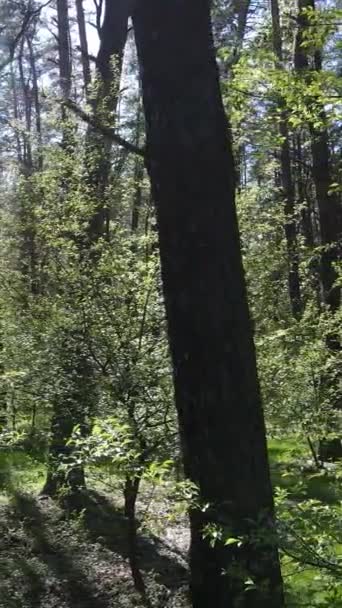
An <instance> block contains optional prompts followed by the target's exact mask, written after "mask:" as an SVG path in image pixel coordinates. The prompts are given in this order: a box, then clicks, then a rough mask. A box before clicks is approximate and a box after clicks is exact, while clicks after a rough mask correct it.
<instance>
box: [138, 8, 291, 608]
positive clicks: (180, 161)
mask: <svg viewBox="0 0 342 608" xmlns="http://www.w3.org/2000/svg"><path fill="white" fill-rule="evenodd" d="M209 4H210V2H209V0H208V1H205V0H168V1H167V2H163V3H161V2H160V0H150V1H149V2H146V1H145V0H143V1H140V2H138V4H137V7H136V10H135V12H134V18H133V19H134V29H135V36H136V43H137V48H138V56H139V62H140V68H141V78H142V86H143V97H144V108H145V117H146V128H147V151H148V170H149V174H150V178H151V182H152V190H153V198H154V201H155V204H156V210H157V219H158V230H159V241H160V254H161V264H162V277H163V288H164V296H165V304H166V311H167V319H168V332H169V342H170V349H171V354H172V360H173V370H174V386H175V398H176V406H177V411H178V416H179V426H180V433H181V439H182V448H183V459H184V467H185V474H186V476H187V477H188V478H190V479H191V480H192V481H193V482H195V483H196V484H197V485H198V487H199V492H200V497H201V499H202V501H203V502H205V503H209V507H208V510H207V511H202V510H200V509H196V508H195V507H194V508H192V509H191V510H190V524H191V550H190V564H191V593H192V602H193V606H194V608H208V606H215V608H233V606H234V605H239V606H241V607H242V608H247V607H253V608H257V607H259V606H260V607H261V606H262V607H263V608H271V607H272V608H275V607H280V606H282V605H283V594H282V583H281V575H280V568H279V560H278V555H277V550H276V546H275V542H274V519H273V502H272V489H271V483H270V477H269V469H268V461H267V450H266V440H265V428H264V420H263V412H262V406H261V401H260V392H259V386H258V379H257V373H256V361H255V352H254V345H253V336H252V328H251V322H250V318H249V311H248V305H247V296H246V286H245V280H244V273H243V267H242V260H241V249H240V242H239V234H238V225H237V218H236V211H235V204H234V177H233V175H234V163H233V156H232V149H231V143H230V142H229V138H228V129H227V121H226V117H225V114H224V110H223V105H222V100H221V93H220V87H219V80H218V71H217V66H216V61H215V51H214V47H213V41H212V33H211V23H210V9H209ZM189 32H191V35H189ZM252 522H254V523H252ZM207 524H210V525H217V526H223V527H224V530H225V532H226V534H227V536H232V537H236V536H240V535H242V536H243V537H244V542H243V544H242V546H241V547H239V548H238V547H237V546H236V545H233V544H232V545H229V546H224V545H223V544H220V543H217V544H215V546H214V547H212V546H210V544H209V542H208V540H207V539H205V538H203V529H204V527H205V526H206V525H207ZM261 528H262V529H264V528H266V529H267V530H268V532H269V533H270V537H269V538H267V540H266V541H265V542H262V541H261V542H260V544H259V543H257V544H255V543H253V542H252V540H251V536H252V535H253V534H254V532H256V531H260V529H261ZM271 536H272V538H271ZM238 568H241V569H242V571H243V574H242V575H239V574H237V569H238ZM240 574H241V572H240ZM248 577H250V578H252V580H253V581H255V583H256V587H255V588H254V589H253V590H252V591H248V592H246V591H245V585H244V583H245V579H246V578H248ZM238 602H239V604H238Z"/></svg>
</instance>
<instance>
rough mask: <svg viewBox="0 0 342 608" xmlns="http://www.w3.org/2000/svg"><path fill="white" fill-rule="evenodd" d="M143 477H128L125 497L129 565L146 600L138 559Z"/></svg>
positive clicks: (139, 590)
mask: <svg viewBox="0 0 342 608" xmlns="http://www.w3.org/2000/svg"><path fill="white" fill-rule="evenodd" d="M140 481H141V478H140V477H134V478H133V479H131V478H130V477H127V479H126V482H125V488H124V498H125V505H124V510H125V516H126V517H127V533H128V551H129V556H128V559H129V565H130V568H131V573H132V578H133V582H134V587H135V588H136V590H137V591H138V592H139V593H140V594H141V595H142V597H143V598H144V599H145V600H146V599H147V598H146V587H145V582H144V579H143V577H142V574H141V571H140V568H139V560H138V538H137V522H136V513H135V508H136V502H137V497H138V492H139V485H140Z"/></svg>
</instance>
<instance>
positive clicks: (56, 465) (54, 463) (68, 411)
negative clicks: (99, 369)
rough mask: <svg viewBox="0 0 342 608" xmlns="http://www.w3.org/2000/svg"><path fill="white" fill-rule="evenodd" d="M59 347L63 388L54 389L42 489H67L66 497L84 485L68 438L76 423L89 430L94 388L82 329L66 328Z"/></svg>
mask: <svg viewBox="0 0 342 608" xmlns="http://www.w3.org/2000/svg"><path fill="white" fill-rule="evenodd" d="M60 351H61V352H60V361H61V370H60V387H63V389H59V390H58V391H56V396H55V403H54V411H53V416H52V421H51V437H52V439H51V445H50V449H49V457H48V474H47V479H46V483H45V486H44V488H43V490H42V493H43V494H48V495H49V496H53V497H54V496H57V495H58V493H59V492H60V491H61V490H63V491H65V490H66V491H67V495H68V497H71V498H75V497H76V498H77V496H79V494H80V493H81V492H82V490H83V489H84V488H85V476H84V469H83V465H82V464H81V463H76V462H75V455H74V449H73V446H72V445H69V444H68V442H69V440H70V438H71V436H72V432H73V429H74V427H75V426H76V425H78V427H79V429H80V433H81V435H82V436H85V435H87V433H88V432H89V424H90V418H91V416H92V413H93V409H94V402H96V401H97V389H96V382H95V379H94V374H93V369H92V365H91V362H90V361H89V357H88V355H87V348H86V344H85V343H84V336H83V332H82V331H81V330H77V329H74V330H72V331H71V330H70V329H67V330H65V331H64V337H63V341H62V342H61V346H60Z"/></svg>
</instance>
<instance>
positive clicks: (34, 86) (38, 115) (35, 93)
mask: <svg viewBox="0 0 342 608" xmlns="http://www.w3.org/2000/svg"><path fill="white" fill-rule="evenodd" d="M26 41H27V46H28V49H29V62H30V68H31V74H32V93H33V101H34V112H35V122H36V135H37V148H38V149H37V159H38V162H37V165H38V169H39V170H41V169H42V168H43V151H42V126H41V111H40V100H39V87H38V76H37V69H36V58H35V56H34V51H33V44H32V39H31V38H30V36H26Z"/></svg>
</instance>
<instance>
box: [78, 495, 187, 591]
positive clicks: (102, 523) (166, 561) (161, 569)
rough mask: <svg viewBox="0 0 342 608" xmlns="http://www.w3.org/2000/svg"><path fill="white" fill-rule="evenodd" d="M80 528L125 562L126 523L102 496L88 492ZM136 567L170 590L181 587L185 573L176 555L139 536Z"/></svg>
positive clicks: (155, 540) (152, 538)
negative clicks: (82, 527)
mask: <svg viewBox="0 0 342 608" xmlns="http://www.w3.org/2000/svg"><path fill="white" fill-rule="evenodd" d="M83 507H84V509H85V511H84V525H85V526H86V528H87V530H88V533H89V535H90V537H91V539H92V540H93V541H96V542H100V543H101V544H102V545H103V546H105V547H107V548H108V549H110V550H111V551H113V552H115V553H119V554H120V555H121V557H123V558H125V559H127V558H128V546H127V520H126V517H125V516H124V515H123V513H122V512H121V511H120V510H118V509H116V508H115V506H114V505H113V503H112V502H111V501H110V500H108V499H107V498H106V496H104V495H102V494H99V493H97V492H94V491H89V492H88V493H87V495H86V497H85V500H84V502H83ZM138 551H139V556H138V557H139V566H140V568H141V569H142V570H143V571H144V572H150V571H152V572H154V573H155V575H156V580H157V582H158V583H159V584H161V585H164V586H165V587H167V588H168V589H170V590H173V589H177V588H178V587H180V586H182V585H184V584H185V583H186V580H187V570H186V568H185V567H184V566H183V565H182V564H181V563H180V560H179V557H180V555H179V551H177V549H176V548H175V549H174V550H173V548H172V549H171V548H170V547H169V546H168V545H167V544H166V543H164V542H163V541H162V540H161V539H159V538H158V537H156V536H154V535H152V534H150V535H149V536H148V537H147V536H141V535H140V536H139V539H138Z"/></svg>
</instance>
